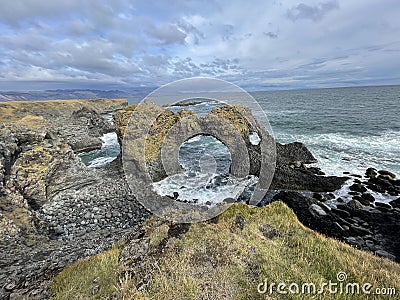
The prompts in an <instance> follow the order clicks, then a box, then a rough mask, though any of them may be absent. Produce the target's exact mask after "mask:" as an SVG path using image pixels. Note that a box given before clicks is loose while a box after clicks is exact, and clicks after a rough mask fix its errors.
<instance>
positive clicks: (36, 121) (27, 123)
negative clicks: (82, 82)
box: [0, 100, 149, 299]
mask: <svg viewBox="0 0 400 300" xmlns="http://www.w3.org/2000/svg"><path fill="white" fill-rule="evenodd" d="M25 105H26V107H27V108H26V109H25V108H24V103H22V102H19V103H18V104H15V103H7V104H3V103H2V104H0V111H1V114H0V115H1V124H0V253H1V259H0V270H1V271H0V299H3V298H7V297H11V298H13V297H14V298H15V297H18V296H22V295H24V296H25V297H26V296H28V295H30V296H32V295H35V294H42V296H43V295H46V291H47V287H48V283H49V280H50V279H51V278H52V276H53V275H54V274H56V273H57V272H59V271H60V270H61V269H62V268H63V267H65V266H67V265H69V264H71V263H73V262H74V261H76V260H78V259H79V258H82V257H86V256H88V255H93V254H96V253H98V252H100V251H104V250H105V249H107V248H109V247H110V246H111V245H112V243H113V242H116V241H118V240H119V239H120V238H121V237H122V236H123V234H124V233H125V232H126V231H127V230H128V228H130V229H132V228H135V227H136V226H138V225H139V224H141V223H142V222H143V221H144V220H145V219H146V218H147V216H148V215H149V214H148V212H147V211H146V210H145V209H144V208H143V207H142V206H141V205H140V204H139V203H138V202H137V201H136V200H135V198H134V197H133V195H132V194H131V191H130V189H129V187H128V186H127V184H126V183H125V180H124V176H123V174H122V172H121V170H120V166H119V165H117V164H116V163H112V164H111V165H110V166H108V167H107V168H106V169H91V168H88V167H87V166H85V165H84V164H83V163H82V161H81V160H80V159H79V158H78V157H77V156H76V155H75V153H76V152H77V151H81V150H84V149H93V148H96V147H99V146H101V143H100V144H99V143H98V141H97V140H98V138H99V137H100V136H101V135H102V134H103V133H105V132H109V131H112V130H113V125H112V124H111V123H109V122H108V121H107V120H106V119H104V118H103V117H102V115H101V114H103V113H108V112H111V111H113V110H114V109H118V108H121V107H123V106H125V105H126V101H125V100H124V101H116V102H113V101H110V100H104V101H102V100H98V101H93V102H92V101H55V102H52V101H48V102H43V103H39V104H38V106H39V107H36V106H35V105H36V103H35V104H34V105H32V104H31V103H25ZM88 137H90V138H88Z"/></svg>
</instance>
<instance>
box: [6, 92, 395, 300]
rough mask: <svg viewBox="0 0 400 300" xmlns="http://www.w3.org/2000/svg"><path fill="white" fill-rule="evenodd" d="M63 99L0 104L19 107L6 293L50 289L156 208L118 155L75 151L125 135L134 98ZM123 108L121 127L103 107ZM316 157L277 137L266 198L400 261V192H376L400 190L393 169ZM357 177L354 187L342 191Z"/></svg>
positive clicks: (9, 142)
mask: <svg viewBox="0 0 400 300" xmlns="http://www.w3.org/2000/svg"><path fill="white" fill-rule="evenodd" d="M64 102H66V103H64ZM64 102H62V103H58V104H57V103H50V104H47V105H46V104H43V107H42V108H41V109H38V108H35V109H32V110H31V109H30V108H27V109H25V110H24V111H25V112H24V113H22V112H20V110H21V107H20V105H21V104H19V105H18V106H14V107H13V104H11V105H10V106H7V105H6V104H1V105H0V115H1V116H7V115H8V116H10V115H12V114H15V115H16V117H15V118H11V119H10V118H9V117H8V118H6V117H4V118H3V119H2V120H0V121H1V122H0V123H1V125H0V252H1V253H2V256H1V258H0V270H1V271H0V288H1V289H0V299H3V298H4V299H15V298H17V297H18V296H21V295H40V297H41V298H47V297H48V296H49V294H48V287H49V285H50V284H51V280H52V278H53V276H54V275H55V274H57V273H58V272H59V271H60V270H61V269H63V268H64V267H65V266H68V265H70V264H71V263H73V262H75V261H76V260H78V259H81V258H85V257H88V256H90V255H94V254H96V253H99V252H101V251H104V250H105V249H108V248H109V247H111V245H112V243H114V242H117V241H119V240H121V239H123V237H124V236H125V235H126V234H128V233H131V232H134V231H135V230H137V228H139V226H140V225H141V224H142V223H143V222H144V221H145V220H146V219H147V218H148V216H149V215H150V213H149V212H147V210H146V209H144V208H143V207H142V206H141V205H140V203H138V202H137V201H136V199H135V198H134V196H133V194H132V192H131V191H130V189H129V187H128V185H127V183H126V181H125V178H124V174H123V171H122V166H121V160H120V158H118V159H117V160H115V161H114V162H113V163H111V164H110V165H108V166H107V167H106V168H105V169H91V168H88V167H87V166H85V165H84V164H83V163H82V162H81V161H80V159H79V158H77V156H76V153H78V152H80V151H87V150H90V149H96V148H98V147H100V146H101V140H100V139H99V138H100V137H101V136H102V134H104V133H107V132H113V131H116V132H117V133H118V137H119V140H120V142H121V141H122V133H123V130H124V126H125V125H126V120H128V119H129V109H128V110H119V109H122V108H124V107H125V106H126V105H127V102H126V101H121V100H118V101H114V102H112V101H111V102H110V100H104V101H103V102H102V101H101V100H98V101H97V102H96V103H94V102H93V103H90V102H91V101H87V102H89V105H86V103H85V102H82V101H81V102H79V103H73V101H71V103H70V105H68V101H64ZM66 107H67V108H68V109H66ZM96 107H97V108H96ZM11 108H12V109H13V110H12V111H11V110H10V109H11ZM115 110H119V111H118V113H116V114H114V121H115V123H116V128H114V127H113V126H112V125H111V124H110V123H108V122H107V121H106V120H105V119H104V118H103V117H102V114H104V113H106V112H110V111H115ZM16 111H18V113H15V112H16ZM167 115H168V118H172V119H174V120H175V121H176V120H177V119H176V116H175V115H174V114H173V113H172V114H169V113H168V114H167ZM160 121H162V120H160ZM175 121H174V122H175ZM159 130H162V128H161V129H159ZM159 132H160V131H157V130H156V131H155V134H158V133H159ZM99 141H100V143H99ZM254 153H255V152H254ZM254 157H257V155H256V153H255V155H254ZM155 158H156V159H155V160H154V161H155V166H156V165H157V163H158V162H157V156H155ZM315 162H316V160H315V158H314V156H313V155H312V153H311V152H310V151H309V150H308V149H307V148H306V147H305V146H304V145H303V144H301V143H291V144H287V145H281V144H277V161H276V169H275V174H274V178H273V179H272V184H271V189H272V190H275V191H276V193H275V195H273V196H272V197H266V198H265V200H264V201H262V202H261V203H260V205H266V204H268V203H269V202H270V201H271V199H272V201H276V200H278V199H279V200H282V201H284V202H285V203H286V204H287V205H288V206H289V207H290V208H292V209H293V211H294V212H295V213H296V215H297V216H298V218H299V220H300V221H301V222H302V223H303V224H304V225H306V226H307V227H310V228H311V229H313V230H316V231H318V232H321V233H323V234H326V235H327V236H331V237H334V238H337V239H339V240H342V241H344V242H346V243H349V244H351V245H353V246H355V247H357V248H360V249H363V250H367V251H371V252H374V253H375V254H377V255H379V256H384V257H387V258H389V259H392V260H396V261H398V262H399V261H400V251H399V249H400V245H399V239H398V232H400V220H399V218H400V200H399V199H400V198H398V199H397V200H393V201H391V202H390V203H389V204H386V203H382V202H379V201H375V199H374V197H373V195H372V194H371V193H370V192H371V191H374V192H376V193H380V194H383V195H391V196H392V197H396V196H399V194H400V181H399V180H398V179H396V176H395V174H392V173H390V172H388V171H383V170H381V171H380V172H378V171H376V170H374V169H368V170H367V172H366V174H365V176H352V175H351V174H346V175H348V176H324V174H323V172H322V171H321V170H320V169H318V168H316V167H309V166H308V165H309V164H311V163H315ZM154 170H155V172H156V171H157V170H156V168H155V167H154ZM157 176H158V177H159V175H157V174H156V177H157ZM349 181H352V182H353V183H354V184H353V185H351V186H350V191H349V192H348V194H347V195H346V197H337V196H335V194H334V192H335V191H337V190H339V189H341V188H342V186H343V185H344V184H345V183H346V182H349ZM332 201H336V202H335V203H336V204H334V205H333V204H332V203H331V202H332Z"/></svg>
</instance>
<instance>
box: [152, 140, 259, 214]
mask: <svg viewBox="0 0 400 300" xmlns="http://www.w3.org/2000/svg"><path fill="white" fill-rule="evenodd" d="M178 160H179V164H180V165H181V167H182V168H183V169H184V171H183V172H182V173H177V174H173V175H170V176H168V177H167V178H165V179H163V180H161V181H159V182H154V183H153V188H154V189H155V191H156V192H157V193H158V194H159V195H161V196H168V197H170V198H172V199H174V200H177V201H181V202H185V203H192V204H199V205H206V206H209V207H211V206H214V205H216V204H218V203H221V202H223V201H228V202H229V201H236V200H237V199H238V198H239V199H240V198H241V197H239V196H241V195H242V194H243V193H246V191H247V190H249V188H250V189H252V188H253V187H254V186H255V185H256V184H257V182H258V178H257V177H255V176H253V175H249V176H245V177H243V178H239V177H235V176H233V175H232V174H230V167H231V163H232V158H231V152H230V151H229V149H228V147H227V146H225V144H224V143H222V142H221V141H219V140H218V139H217V138H215V137H214V136H211V135H202V134H199V135H195V136H194V137H191V138H189V139H188V140H186V141H185V142H183V143H182V144H181V146H180V148H179V152H178Z"/></svg>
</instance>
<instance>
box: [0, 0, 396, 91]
mask: <svg viewBox="0 0 400 300" xmlns="http://www.w3.org/2000/svg"><path fill="white" fill-rule="evenodd" d="M317 1H318V0H315V1H313V2H307V4H305V3H299V2H298V0H288V1H285V2H282V3H271V2H268V1H262V0H258V1H256V2H251V3H250V2H232V1H227V0H222V1H219V2H218V3H217V2H210V3H211V4H210V6H208V5H204V3H202V2H199V1H182V2H174V3H173V4H171V3H167V2H164V1H157V2H144V1H143V2H133V1H128V0H116V1H113V2H109V1H104V0H87V1H84V2H83V1H77V0H71V1H61V2H60V1H53V0H52V1H50V0H43V1H33V0H15V1H11V2H8V3H7V5H4V6H3V7H4V9H3V8H2V10H1V11H0V53H1V54H2V55H1V58H0V88H2V89H12V86H13V83H14V85H18V84H19V85H20V86H23V87H25V88H26V89H29V88H30V87H33V88H37V87H39V86H46V85H47V86H48V87H47V88H50V89H51V88H53V84H54V86H55V87H60V86H63V87H71V88H74V87H78V86H79V87H83V86H91V87H93V86H96V85H97V86H98V87H100V88H107V87H112V88H116V87H118V86H121V87H128V86H137V85H143V84H147V85H151V86H155V85H160V84H165V83H167V82H168V81H171V80H176V79H181V78H185V77H191V76H213V77H218V78H222V79H226V80H230V81H233V82H234V83H237V84H243V85H244V86H250V87H256V86H259V87H281V88H287V87H304V86H307V87H311V86H323V85H325V86H335V85H337V84H350V82H362V83H365V82H372V81H373V80H376V82H379V83H381V82H388V83H393V82H395V81H396V80H398V78H400V60H399V59H398V55H399V52H400V39H399V38H398V36H400V21H399V20H400V19H399V18H398V13H397V12H398V11H399V9H400V2H399V1H397V0H383V1H380V2H379V3H378V2H376V1H374V0H365V1H362V2H353V1H348V2H341V3H340V4H341V5H340V9H338V8H339V3H338V1H332V0H331V1H329V0H320V1H322V2H317ZM310 3H312V4H310ZM388 8H390V9H388ZM301 20H311V21H312V22H310V21H306V22H301ZM314 22H318V26H315V23H314ZM40 82H42V85H40Z"/></svg>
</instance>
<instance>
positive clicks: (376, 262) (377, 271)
mask: <svg viewBox="0 0 400 300" xmlns="http://www.w3.org/2000/svg"><path fill="white" fill-rule="evenodd" d="M166 224H167V223H166V222H164V221H162V220H160V219H157V218H155V217H152V218H151V219H150V220H148V221H147V230H146V237H148V238H149V240H150V245H151V247H153V248H157V246H160V245H161V244H162V241H163V240H164V242H165V237H166V235H167V230H168V226H167V225H166ZM164 244H165V243H164ZM164 244H163V245H164ZM158 249H159V250H158V251H157V255H148V257H147V258H145V259H144V260H143V261H142V263H141V264H137V266H136V265H135V264H132V265H131V266H130V272H129V273H128V272H123V269H122V267H121V266H119V265H118V255H119V253H120V251H121V250H120V249H119V247H116V246H115V247H113V248H112V249H111V250H109V251H107V252H104V253H101V254H99V255H97V256H94V257H92V258H90V259H88V260H85V261H80V262H77V263H75V264H74V265H72V266H70V267H68V268H66V269H65V270H63V271H62V272H61V273H60V274H59V275H58V276H57V277H56V278H55V281H54V285H53V286H52V289H51V291H52V294H53V299H108V298H109V297H110V295H111V294H113V296H114V297H115V299H117V298H118V299H171V300H172V299H399V297H400V294H399V293H400V265H399V264H396V263H395V262H392V261H390V260H387V259H383V258H379V257H376V256H374V255H372V254H371V253H367V252H364V251H360V250H357V249H354V248H352V247H350V246H348V245H346V244H343V243H341V242H338V241H336V240H334V239H331V238H326V237H324V236H322V235H320V234H318V233H316V232H314V231H312V230H310V229H308V228H305V227H304V226H303V225H302V224H301V223H299V221H298V220H297V218H296V216H295V214H294V213H293V211H292V210H291V209H290V208H288V207H287V206H286V205H285V204H284V203H282V202H274V203H272V204H271V205H269V206H266V207H263V208H250V207H248V206H246V205H243V204H235V205H233V206H232V207H230V208H229V209H228V210H227V211H226V212H224V213H223V214H222V215H220V216H219V219H218V222H217V223H211V222H210V223H198V224H193V225H191V226H190V229H189V231H188V232H186V233H185V234H184V235H183V236H181V237H180V238H172V239H170V240H169V241H168V243H167V246H164V247H162V249H161V250H160V247H158ZM340 272H345V273H346V276H347V279H345V280H344V281H343V282H342V284H343V285H342V286H343V292H342V294H340V286H339V285H338V290H339V292H338V293H336V294H330V293H329V290H328V287H327V286H326V287H325V292H324V293H322V294H320V295H317V294H311V293H307V292H308V291H312V287H307V286H304V287H303V288H304V290H305V294H301V293H292V292H296V285H297V286H298V287H299V292H301V290H302V285H303V284H305V283H314V284H315V286H316V290H319V289H320V287H321V285H322V284H323V283H327V284H328V283H329V281H331V282H333V283H338V284H339V283H340V281H339V280H338V279H337V274H338V273H340ZM342 275H343V274H342ZM265 280H267V283H268V285H269V286H268V289H267V292H266V293H264V294H260V293H259V292H258V291H257V287H258V286H259V288H260V289H261V290H263V289H264V288H265V285H264V284H262V283H263V282H265ZM281 282H282V283H285V284H286V287H283V288H282V289H283V290H284V291H286V292H287V294H280V293H278V292H277V286H274V288H273V293H270V292H269V288H270V285H271V284H272V283H275V284H276V285H278V284H279V283H281ZM291 283H294V284H296V285H293V284H292V286H291V289H289V285H290V284H291ZM348 283H358V284H359V285H360V289H361V287H362V285H363V284H365V283H370V284H371V285H372V287H371V288H369V289H368V290H369V291H370V292H371V294H370V295H365V294H363V293H362V291H361V290H360V294H358V295H351V294H346V292H345V287H346V284H348ZM390 287H392V288H395V289H396V295H394V296H388V295H378V294H374V293H377V292H383V291H384V290H383V289H381V290H379V289H377V288H386V291H385V292H386V293H393V290H388V289H387V288H390ZM308 288H310V290H309V289H308ZM349 291H352V288H351V287H349Z"/></svg>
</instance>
